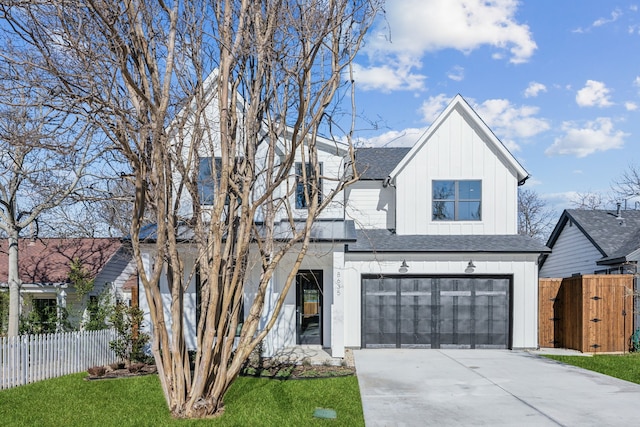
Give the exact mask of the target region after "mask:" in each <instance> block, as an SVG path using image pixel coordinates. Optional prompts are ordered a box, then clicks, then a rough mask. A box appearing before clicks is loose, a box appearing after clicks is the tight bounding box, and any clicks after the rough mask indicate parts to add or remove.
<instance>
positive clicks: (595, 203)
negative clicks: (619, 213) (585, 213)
mask: <svg viewBox="0 0 640 427" xmlns="http://www.w3.org/2000/svg"><path fill="white" fill-rule="evenodd" d="M609 199H610V198H609V197H608V196H607V195H605V194H602V193H598V192H593V191H587V192H584V193H576V195H575V196H574V197H573V199H572V200H571V204H572V205H573V207H574V208H575V209H585V210H595V209H606V208H607V206H609V205H612V204H613V205H615V203H614V202H612V201H611V200H609Z"/></svg>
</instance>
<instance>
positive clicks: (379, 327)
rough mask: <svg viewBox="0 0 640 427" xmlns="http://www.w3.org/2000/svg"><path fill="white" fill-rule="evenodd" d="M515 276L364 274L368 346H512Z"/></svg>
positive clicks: (364, 327) (365, 339)
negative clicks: (511, 295) (512, 302)
mask: <svg viewBox="0 0 640 427" xmlns="http://www.w3.org/2000/svg"><path fill="white" fill-rule="evenodd" d="M510 287H511V278H510V277H477V276H476V277H473V278H471V277H424V276H410V277H408V276H363V278H362V346H363V347H369V348H371V347H416V348H509V346H510V340H509V339H510V336H511V334H510V317H511V316H510V312H511V311H510V298H509V294H510Z"/></svg>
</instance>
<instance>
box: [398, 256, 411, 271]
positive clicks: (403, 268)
mask: <svg viewBox="0 0 640 427" xmlns="http://www.w3.org/2000/svg"><path fill="white" fill-rule="evenodd" d="M398 271H399V272H400V273H406V272H407V271H409V265H408V264H407V261H406V260H404V259H403V260H402V264H400V268H399V269H398Z"/></svg>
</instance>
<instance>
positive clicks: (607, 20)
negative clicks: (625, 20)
mask: <svg viewBox="0 0 640 427" xmlns="http://www.w3.org/2000/svg"><path fill="white" fill-rule="evenodd" d="M621 16H622V12H621V11H620V9H616V10H614V11H613V12H611V17H610V18H599V19H596V20H595V21H594V23H593V26H594V27H602V26H603V25H606V24H610V23H612V22H616V21H617V20H618V18H620V17H621Z"/></svg>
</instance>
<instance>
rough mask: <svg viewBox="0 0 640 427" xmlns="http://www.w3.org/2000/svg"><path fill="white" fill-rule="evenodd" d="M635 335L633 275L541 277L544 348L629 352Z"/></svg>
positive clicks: (540, 306)
mask: <svg viewBox="0 0 640 427" xmlns="http://www.w3.org/2000/svg"><path fill="white" fill-rule="evenodd" d="M552 331H553V332H552ZM632 334H633V276H631V275H617V274H616V275H585V276H575V277H568V278H565V279H541V280H540V286H539V336H538V338H539V341H538V342H539V345H540V347H563V348H571V349H575V350H579V351H582V352H584V353H597V352H625V351H628V350H629V345H630V337H631V335H632Z"/></svg>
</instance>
